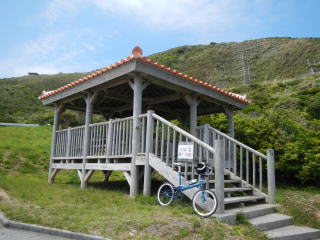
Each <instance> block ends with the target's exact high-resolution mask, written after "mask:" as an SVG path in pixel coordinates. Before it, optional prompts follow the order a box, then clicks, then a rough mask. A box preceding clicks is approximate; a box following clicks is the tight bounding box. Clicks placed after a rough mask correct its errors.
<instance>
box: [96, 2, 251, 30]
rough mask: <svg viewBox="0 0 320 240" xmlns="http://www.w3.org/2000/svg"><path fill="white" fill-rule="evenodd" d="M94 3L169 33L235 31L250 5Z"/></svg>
mask: <svg viewBox="0 0 320 240" xmlns="http://www.w3.org/2000/svg"><path fill="white" fill-rule="evenodd" d="M235 2H236V3H235ZM93 3H94V4H96V5H97V6H98V7H99V8H100V9H103V10H104V11H106V12H111V13H113V14H116V15H123V16H127V17H129V18H132V19H135V20H137V21H139V23H141V24H144V25H147V26H149V27H157V28H158V29H167V30H188V29H191V30H204V29H209V28H211V29H212V30H214V29H224V28H228V27H232V26H233V25H236V24H238V23H239V21H242V20H243V19H244V18H245V15H244V14H243V13H244V8H245V6H246V5H247V1H244V0H238V1H234V0H197V1H194V0H175V1H172V0H161V1H158V0H108V1H105V0H93Z"/></svg>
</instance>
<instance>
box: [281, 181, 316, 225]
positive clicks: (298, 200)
mask: <svg viewBox="0 0 320 240" xmlns="http://www.w3.org/2000/svg"><path fill="white" fill-rule="evenodd" d="M277 202H278V203H280V204H281V205H280V207H279V208H278V211H279V212H280V213H283V214H287V215H290V216H293V217H294V224H297V225H304V226H309V227H313V228H318V229H320V189H319V188H317V187H306V186H283V185H281V186H277Z"/></svg>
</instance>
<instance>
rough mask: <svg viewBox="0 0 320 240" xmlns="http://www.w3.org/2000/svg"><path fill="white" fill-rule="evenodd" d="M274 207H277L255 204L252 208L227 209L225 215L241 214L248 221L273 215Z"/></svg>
mask: <svg viewBox="0 0 320 240" xmlns="http://www.w3.org/2000/svg"><path fill="white" fill-rule="evenodd" d="M276 207H277V205H275V204H267V203H264V204H256V205H254V206H247V207H240V208H233V209H228V210H226V211H225V212H226V214H238V213H243V214H244V215H245V216H246V217H247V218H248V219H250V218H255V217H260V216H263V215H267V214H270V213H274V211H275V208H276Z"/></svg>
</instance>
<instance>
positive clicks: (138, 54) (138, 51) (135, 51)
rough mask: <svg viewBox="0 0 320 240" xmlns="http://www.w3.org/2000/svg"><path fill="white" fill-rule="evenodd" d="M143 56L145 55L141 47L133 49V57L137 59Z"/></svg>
mask: <svg viewBox="0 0 320 240" xmlns="http://www.w3.org/2000/svg"><path fill="white" fill-rule="evenodd" d="M142 54H143V52H142V49H141V47H139V46H135V47H134V48H133V49H132V55H133V57H135V58H137V57H141V56H142Z"/></svg>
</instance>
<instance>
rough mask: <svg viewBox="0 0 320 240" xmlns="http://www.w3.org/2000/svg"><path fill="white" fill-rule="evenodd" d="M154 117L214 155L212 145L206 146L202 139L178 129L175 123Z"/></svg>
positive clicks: (157, 116) (155, 115) (154, 115)
mask: <svg viewBox="0 0 320 240" xmlns="http://www.w3.org/2000/svg"><path fill="white" fill-rule="evenodd" d="M152 116H153V117H154V118H155V119H157V120H159V121H160V122H163V123H164V124H166V125H167V126H169V127H171V128H172V129H174V130H175V131H176V132H179V133H180V134H183V135H184V136H186V137H187V138H189V139H190V140H192V141H193V142H195V143H197V144H199V145H200V146H201V147H204V148H205V149H206V150H208V151H210V152H211V153H214V152H215V151H214V148H213V147H211V146H210V145H208V144H206V143H205V142H203V141H201V140H200V139H198V138H196V137H195V136H193V135H191V134H190V133H188V132H186V131H184V130H182V129H181V128H179V127H177V126H176V125H174V124H173V123H171V122H169V121H167V120H165V119H164V118H162V117H160V116H159V115H157V114H155V113H153V114H152Z"/></svg>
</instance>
